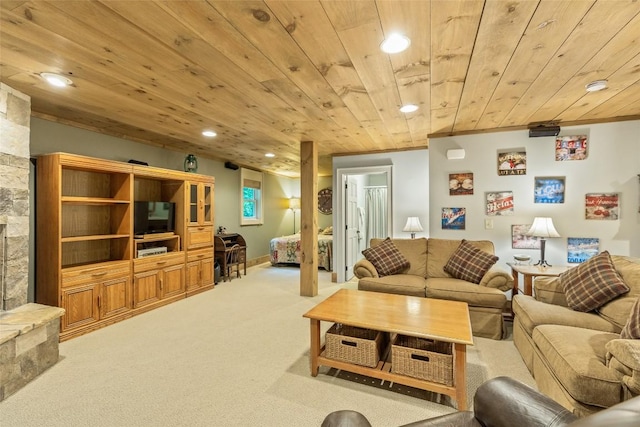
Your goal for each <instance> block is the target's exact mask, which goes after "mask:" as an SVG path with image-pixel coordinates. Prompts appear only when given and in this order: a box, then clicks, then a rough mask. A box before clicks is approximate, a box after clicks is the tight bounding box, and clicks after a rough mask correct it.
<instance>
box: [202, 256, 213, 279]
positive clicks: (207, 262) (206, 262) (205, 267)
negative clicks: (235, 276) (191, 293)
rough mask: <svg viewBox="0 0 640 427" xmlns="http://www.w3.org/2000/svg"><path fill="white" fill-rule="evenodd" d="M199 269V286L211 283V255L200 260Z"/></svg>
mask: <svg viewBox="0 0 640 427" xmlns="http://www.w3.org/2000/svg"><path fill="white" fill-rule="evenodd" d="M200 271H201V272H202V273H201V276H200V277H201V286H207V285H211V284H213V279H214V278H213V257H211V258H207V259H203V260H202V261H201V267H200Z"/></svg>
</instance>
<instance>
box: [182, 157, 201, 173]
mask: <svg viewBox="0 0 640 427" xmlns="http://www.w3.org/2000/svg"><path fill="white" fill-rule="evenodd" d="M184 171H185V172H198V158H197V157H196V156H195V154H187V157H185V158H184Z"/></svg>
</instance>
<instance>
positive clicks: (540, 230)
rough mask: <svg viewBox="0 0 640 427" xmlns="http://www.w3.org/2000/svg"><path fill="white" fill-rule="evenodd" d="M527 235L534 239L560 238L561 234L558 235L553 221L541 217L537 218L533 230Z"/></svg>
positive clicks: (532, 226)
mask: <svg viewBox="0 0 640 427" xmlns="http://www.w3.org/2000/svg"><path fill="white" fill-rule="evenodd" d="M525 235H527V236H534V237H560V234H558V232H557V231H556V228H555V227H554V226H553V220H552V219H551V218H545V217H540V216H537V217H535V219H534V220H533V224H532V225H531V228H530V229H529V231H527V232H526V233H525Z"/></svg>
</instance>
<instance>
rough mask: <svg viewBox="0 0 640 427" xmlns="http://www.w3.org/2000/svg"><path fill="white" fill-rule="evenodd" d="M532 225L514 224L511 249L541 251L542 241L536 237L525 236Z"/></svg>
mask: <svg viewBox="0 0 640 427" xmlns="http://www.w3.org/2000/svg"><path fill="white" fill-rule="evenodd" d="M530 228H531V224H513V225H512V226H511V247H512V248H513V249H540V240H539V239H538V238H537V237H534V236H525V234H526V232H527V231H529V229H530Z"/></svg>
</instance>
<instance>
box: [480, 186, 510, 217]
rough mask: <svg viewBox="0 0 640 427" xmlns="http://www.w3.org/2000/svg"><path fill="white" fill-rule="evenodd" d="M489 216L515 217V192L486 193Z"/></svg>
mask: <svg viewBox="0 0 640 427" xmlns="http://www.w3.org/2000/svg"><path fill="white" fill-rule="evenodd" d="M485 198H486V201H487V203H486V206H487V215H489V216H497V215H500V216H502V215H513V191H496V192H489V193H485Z"/></svg>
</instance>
